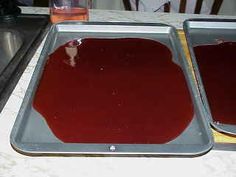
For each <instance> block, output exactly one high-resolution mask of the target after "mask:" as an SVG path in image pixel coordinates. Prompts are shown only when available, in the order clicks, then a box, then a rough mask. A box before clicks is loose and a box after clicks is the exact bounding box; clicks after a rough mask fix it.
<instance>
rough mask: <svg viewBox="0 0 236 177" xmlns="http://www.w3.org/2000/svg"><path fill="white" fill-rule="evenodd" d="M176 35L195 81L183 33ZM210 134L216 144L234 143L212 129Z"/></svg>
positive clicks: (230, 137) (232, 138)
mask: <svg viewBox="0 0 236 177" xmlns="http://www.w3.org/2000/svg"><path fill="white" fill-rule="evenodd" d="M178 34H179V38H180V41H181V44H182V46H183V50H184V53H185V55H186V58H187V61H188V64H189V67H190V68H191V70H192V74H193V78H194V79H195V76H194V73H193V68H192V62H191V56H190V53H189V49H188V45H187V41H186V38H185V34H184V31H183V30H178ZM212 132H213V136H214V141H215V142H216V143H236V137H234V136H229V135H226V134H223V133H220V132H217V131H215V130H213V129H212Z"/></svg>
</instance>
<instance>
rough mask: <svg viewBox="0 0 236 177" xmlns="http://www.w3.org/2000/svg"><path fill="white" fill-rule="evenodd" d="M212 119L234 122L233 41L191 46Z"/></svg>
mask: <svg viewBox="0 0 236 177" xmlns="http://www.w3.org/2000/svg"><path fill="white" fill-rule="evenodd" d="M194 51H195V55H196V59H197V63H198V66H199V70H200V73H201V78H202V81H203V85H204V89H205V92H206V95H207V99H208V102H209V107H210V109H211V114H212V117H213V120H214V121H215V122H218V123H223V124H233V125H236V55H235V51H236V42H221V43H219V44H217V45H203V46H197V47H194Z"/></svg>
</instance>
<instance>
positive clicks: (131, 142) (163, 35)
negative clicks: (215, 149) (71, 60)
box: [11, 22, 212, 156]
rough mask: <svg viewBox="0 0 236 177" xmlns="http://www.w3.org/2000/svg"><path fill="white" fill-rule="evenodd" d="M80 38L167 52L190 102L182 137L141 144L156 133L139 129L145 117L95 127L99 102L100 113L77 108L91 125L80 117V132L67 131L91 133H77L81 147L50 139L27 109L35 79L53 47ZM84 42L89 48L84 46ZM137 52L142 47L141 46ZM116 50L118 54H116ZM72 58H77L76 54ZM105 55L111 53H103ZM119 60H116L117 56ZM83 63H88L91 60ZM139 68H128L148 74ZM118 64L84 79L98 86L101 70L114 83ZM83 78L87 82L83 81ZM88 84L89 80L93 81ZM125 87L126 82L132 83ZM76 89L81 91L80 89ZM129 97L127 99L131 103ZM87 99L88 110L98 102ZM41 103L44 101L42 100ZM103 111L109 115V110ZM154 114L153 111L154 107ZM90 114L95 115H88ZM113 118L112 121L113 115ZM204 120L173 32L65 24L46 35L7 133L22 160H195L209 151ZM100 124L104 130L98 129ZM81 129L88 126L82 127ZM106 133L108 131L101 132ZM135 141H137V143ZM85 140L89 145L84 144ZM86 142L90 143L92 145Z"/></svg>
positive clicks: (107, 121)
mask: <svg viewBox="0 0 236 177" xmlns="http://www.w3.org/2000/svg"><path fill="white" fill-rule="evenodd" d="M85 38H93V39H94V38H96V40H95V41H99V39H102V40H104V39H106V40H105V41H110V40H118V41H120V40H123V41H127V40H128V41H129V40H131V41H132V38H142V39H148V40H152V41H158V42H159V43H161V44H162V45H164V46H166V47H168V48H169V49H170V51H171V53H172V56H173V57H172V60H171V62H172V63H175V64H177V66H178V67H179V68H181V69H182V71H183V75H184V77H185V80H186V83H187V85H188V90H189V93H190V97H191V100H192V101H191V102H192V105H193V114H192V115H191V116H192V117H191V118H192V119H191V121H190V122H189V123H188V125H187V127H186V128H185V129H184V130H183V132H182V133H180V134H179V135H178V136H177V137H176V138H174V139H172V140H170V141H167V142H164V143H153V142H154V141H152V140H151V141H150V142H149V141H146V139H148V137H146V138H145V136H143V135H145V134H146V133H147V132H150V131H152V130H155V127H159V128H162V127H160V126H158V125H157V124H156V126H155V124H153V125H150V124H149V126H150V127H145V125H146V123H147V122H148V121H149V120H150V118H149V117H145V116H144V117H143V118H142V120H141V122H142V123H141V124H140V123H138V124H136V123H137V121H138V122H139V120H136V119H135V118H134V119H132V118H131V119H130V118H129V117H127V118H128V119H124V118H123V117H122V116H120V117H117V118H116V119H114V118H113V117H107V118H105V119H104V117H101V116H100V119H102V123H100V121H97V119H98V118H97V117H98V116H99V115H103V114H106V112H107V110H106V109H105V110H104V109H103V107H102V105H103V104H102V102H99V104H98V107H99V108H100V107H101V110H99V109H93V108H91V107H90V106H88V107H86V106H85V105H84V104H83V106H85V108H83V106H82V110H83V111H84V112H86V110H87V109H89V110H90V111H92V110H93V111H92V113H93V115H94V117H92V118H91V119H86V118H85V119H83V116H84V115H85V114H80V115H79V117H77V118H79V120H83V122H82V121H81V122H79V123H78V127H80V128H78V127H77V128H78V129H77V130H78V131H76V129H74V127H71V128H72V129H73V130H74V132H75V133H74V135H75V136H77V135H76V132H80V133H81V131H82V130H81V129H83V131H85V132H94V133H88V134H83V133H82V134H81V136H82V138H84V137H85V138H86V139H85V140H84V141H81V142H80V141H79V140H77V141H73V140H72V139H73V138H74V137H73V134H72V135H71V136H70V137H69V139H66V138H65V137H64V138H63V137H60V136H55V134H54V133H53V131H52V129H51V128H52V126H51V125H48V124H47V122H46V121H45V119H44V117H43V116H42V114H40V113H39V112H38V111H37V110H36V109H35V107H34V106H33V103H34V99H35V98H36V97H37V96H35V94H36V91H37V88H38V84H42V81H43V80H44V79H42V78H41V76H42V73H43V71H44V70H45V63H46V62H47V58H48V56H49V55H50V54H51V53H53V52H54V51H58V47H59V50H60V49H61V48H60V46H62V45H65V43H67V42H68V41H71V40H74V39H77V42H81V40H83V39H85ZM80 39H81V40H80ZM87 42H89V40H88V41H87ZM134 45H142V44H137V43H135V44H134ZM90 47H92V49H93V50H90V51H91V52H94V51H96V50H97V48H96V47H95V48H93V47H94V46H90ZM143 47H145V45H144V46H143ZM109 49H110V48H109V46H107V48H104V49H101V51H100V52H104V50H109ZM116 49H117V50H119V49H118V48H116ZM84 50H89V49H88V48H85V49H84ZM78 52H80V50H79V51H78ZM109 52H110V53H112V51H109ZM137 52H140V54H141V55H142V56H144V57H146V56H148V53H145V52H144V53H143V52H141V51H137ZM114 53H115V51H114ZM79 55H80V53H79ZM81 55H82V54H81ZM89 55H90V54H89ZM50 56H51V55H50ZM101 56H102V54H101V53H100V57H96V56H95V57H96V61H97V62H100V61H103V57H101ZM132 56H133V55H130V54H129V57H131V58H132ZM85 57H86V56H85ZM112 57H117V56H114V55H112ZM120 57H121V59H122V56H120ZM120 57H118V58H117V60H116V61H118V60H119V59H120ZM94 59H95V58H94ZM146 60H147V62H148V57H147V58H146ZM157 60H158V58H157ZM132 61H135V60H132ZM88 62H91V58H90V60H89V61H88ZM143 62H144V63H142V64H143V65H140V63H136V62H134V63H133V65H134V66H135V69H134V70H136V69H137V70H139V69H140V68H141V69H142V68H143V67H144V70H143V71H144V73H146V74H147V73H149V72H150V69H151V68H150V69H148V68H146V69H145V66H146V64H147V63H146V61H145V60H143ZM124 63H125V65H123V64H122V65H120V63H119V62H118V65H115V66H113V65H112V67H110V68H109V66H110V65H108V67H107V65H105V66H104V67H100V69H99V71H98V72H97V71H96V72H95V70H96V68H95V70H94V67H95V65H89V66H90V67H88V68H87V69H88V70H89V71H90V70H91V69H92V70H91V71H92V72H89V75H93V74H94V73H96V74H95V75H94V77H95V78H97V79H100V81H101V82H103V83H104V81H103V80H102V79H101V77H100V76H101V74H99V73H103V72H105V71H106V70H109V71H110V74H111V75H106V77H108V78H109V77H114V76H115V75H116V73H117V72H120V67H122V68H124V67H126V62H124ZM87 64H88V63H87V62H85V63H83V67H81V68H86V66H87ZM106 64H107V63H106ZM81 66H82V65H81ZM91 67H92V68H91ZM149 67H152V66H151V65H149ZM111 68H113V69H111ZM152 69H153V68H152ZM162 69H163V72H165V69H166V68H165V67H163V68H162ZM46 70H47V69H46ZM49 71H50V70H49ZM153 71H154V70H153ZM122 73H129V69H124V70H122ZM165 74H167V75H168V74H169V73H165ZM131 75H132V77H133V78H135V77H136V76H135V75H133V73H131ZM75 76H76V75H75ZM144 76H145V75H144ZM85 77H86V78H87V76H86V75H85ZM127 77H131V76H130V75H127ZM139 77H143V76H142V75H139ZM154 77H155V76H154ZM145 78H146V77H145ZM151 78H152V76H151ZM151 78H150V77H147V79H151ZM40 79H41V81H40ZM68 79H69V78H68ZM82 79H83V78H82ZM91 79H92V80H93V78H91ZM123 79H126V78H123ZM140 79H141V78H140ZM57 80H58V79H57ZM83 80H84V79H83ZM134 80H136V81H138V80H137V79H134ZM90 81H91V80H90ZM114 81H115V79H111V80H110V82H109V83H110V84H108V85H112V84H114ZM130 81H131V82H132V80H130ZM66 82H67V81H66V80H65V79H64V80H63V79H61V84H66ZM95 82H97V80H95V81H94V82H92V84H93V83H95ZM168 82H169V81H168V80H166V81H165V83H157V85H160V86H161V85H163V84H166V83H168ZM87 83H88V84H89V85H88V86H86V87H85V91H86V90H87V89H90V87H91V82H87ZM145 83H148V80H146V81H145V82H144V83H140V84H139V83H138V82H137V83H135V84H136V85H137V84H138V85H139V86H140V88H141V89H142V88H144V87H145ZM105 84H107V83H105ZM169 85H170V87H171V88H173V90H178V87H181V85H173V84H171V83H169ZM52 86H53V85H52ZM66 86H67V87H71V86H70V85H66ZM63 87H65V85H63ZM81 87H83V86H82V85H81ZM103 89H104V87H103V86H102V85H99V87H97V89H95V92H96V90H103ZM105 89H106V87H105ZM125 89H126V88H125ZM129 89H130V91H129V93H130V94H128V97H132V94H133V93H132V90H133V89H136V88H133V86H132V85H130V87H129ZM147 89H149V88H147ZM168 89H169V88H166V90H168ZM121 90H122V88H121ZM150 90H151V88H150ZM164 90H165V89H164ZM55 91H57V90H55ZM153 91H154V90H153ZM45 92H47V89H46V90H45ZM37 93H38V92H37ZM41 93H43V92H41ZM119 93H120V92H119V90H114V92H112V93H111V94H112V95H116V94H119ZM123 93H124V92H123ZM91 94H94V93H91ZM145 94H146V93H145ZM168 94H171V93H168V92H167V93H166V95H168ZM177 95H178V94H177ZM42 96H43V94H42ZM59 96H62V95H59ZM94 96H95V97H97V98H100V95H96V94H94ZM82 97H83V95H80V96H79V97H78V100H79V99H84V98H82ZM135 97H138V95H136V96H135ZM135 97H133V98H134V99H135ZM93 98H94V97H91V98H90V99H87V100H86V99H85V102H86V103H87V102H88V103H89V104H91V105H94V104H96V103H97V102H98V100H99V99H93ZM45 99H47V97H45ZM57 99H58V98H57ZM66 99H67V98H65V99H61V101H66ZM91 99H92V100H91ZM104 99H105V98H104ZM142 99H143V98H142ZM73 100H74V99H73ZM101 100H102V99H101ZM67 101H68V100H67ZM69 101H70V100H69ZM118 101H119V100H118ZM126 101H127V102H129V100H126ZM143 101H146V103H147V104H149V101H154V102H155V100H149V99H145V98H144V99H143ZM161 101H164V100H161ZM173 101H174V100H173ZM138 102H139V100H138V99H137V104H139V103H138ZM159 103H160V100H159ZM47 104H48V103H47V102H44V104H43V106H46V105H47ZM75 104H77V103H75ZM122 104H123V103H120V104H119V103H118V106H122ZM124 104H125V103H124ZM133 104H135V105H136V102H133ZM133 104H131V105H130V108H133ZM170 104H171V103H170ZM181 104H182V103H181V101H180V102H179V103H178V104H176V105H175V106H176V107H175V108H174V109H170V110H168V113H173V114H172V115H175V113H176V114H178V113H177V112H178V106H181ZM55 105H57V102H55ZM73 105H74V104H72V106H73ZM108 106H109V105H108ZM80 108H81V107H80ZM62 109H64V108H62ZM107 109H110V107H109V108H107ZM140 109H142V108H140ZM156 109H157V110H158V107H157V108H156ZM51 111H53V110H51ZM51 111H50V110H49V111H48V113H49V114H50V113H51ZM95 111H96V113H94V112H95ZM130 111H136V110H134V109H133V110H131V109H130ZM154 111H155V110H154ZM159 111H162V110H159ZM175 111H177V112H175ZM188 111H189V110H186V112H188ZM72 112H73V110H72ZM87 112H89V111H87ZM104 112H105V113H104ZM86 114H87V113H86ZM89 114H90V113H89ZM118 114H119V115H121V114H120V112H118ZM142 114H145V115H148V112H145V111H144V112H142ZM113 115H114V116H117V115H115V114H113ZM132 115H134V114H132ZM80 116H82V117H80ZM136 116H138V117H140V116H139V115H136ZM204 116H205V115H204V111H203V107H202V104H201V101H200V96H199V94H198V92H197V88H196V87H195V84H194V81H193V77H192V74H191V69H190V67H189V66H188V64H187V61H186V59H185V57H184V54H183V52H182V49H181V46H180V42H179V39H178V37H177V33H176V30H175V29H174V28H173V27H171V26H166V25H161V24H127V23H72V22H65V23H61V24H56V25H54V26H53V28H52V29H51V31H50V32H49V35H48V38H47V41H46V43H45V46H44V48H43V51H42V54H41V56H40V59H39V62H38V64H37V67H36V70H35V72H34V74H33V77H32V80H31V83H30V86H29V88H28V91H27V94H26V96H25V98H24V102H23V105H22V107H21V110H20V112H19V115H18V117H17V120H16V122H15V124H14V127H13V130H12V133H11V144H12V146H13V147H14V148H15V149H16V150H18V151H19V152H22V153H25V154H28V155H81V154H82V155H83V154H90V155H97V154H99V155H125V156H130V155H131V156H133V155H147V156H155V155H158V156H163V155H172V156H196V155H201V154H204V153H206V152H208V151H209V150H210V149H211V148H212V136H211V133H210V129H209V125H208V124H207V123H206V121H205V118H204ZM77 118H76V119H77ZM55 119H57V116H56V117H55ZM153 119H162V118H161V117H154V118H153ZM64 120H65V119H64ZM69 120H71V117H68V121H69ZM121 120H122V121H121ZM178 121H180V120H178V119H177V120H176V119H173V121H172V122H170V123H169V124H168V125H166V126H167V127H165V128H164V129H163V136H164V133H166V132H171V131H173V127H175V126H177V124H178V123H179V122H178ZM84 122H87V123H85V124H84ZM124 122H125V123H124ZM80 123H81V124H83V125H84V126H82V127H81V124H80ZM104 123H105V124H106V125H107V126H104ZM116 124H118V126H116ZM54 125H55V124H54ZM54 125H53V126H54ZM72 125H73V124H72ZM87 125H89V126H88V127H87ZM61 126H62V129H63V127H64V128H65V127H67V122H65V124H61ZM94 126H95V127H104V129H102V128H99V129H98V130H96V129H95V130H94V129H93V127H94ZM49 127H50V128H49ZM109 127H113V128H114V127H115V129H113V128H109ZM117 127H118V128H117ZM107 129H108V131H106V130H107ZM126 130H127V131H128V132H130V130H137V131H136V132H134V131H132V132H131V134H132V136H129V133H128V134H125V135H127V136H128V137H127V136H126V137H125V136H123V135H124V134H123V133H122V132H126V133H127V131H126ZM67 131H68V132H70V131H71V129H67V128H66V131H64V133H65V134H66V133H67ZM102 132H103V133H104V132H105V133H104V134H103V135H101V133H102ZM65 134H64V135H65ZM100 135H101V136H100ZM111 135H112V136H111ZM137 136H142V137H143V139H142V138H140V137H137ZM156 136H159V137H162V133H159V134H158V135H156ZM88 137H89V138H90V139H88ZM94 137H100V138H94ZM112 137H115V138H116V140H114V139H111V138H112ZM152 137H153V139H155V135H154V136H152ZM67 138H68V137H67ZM91 139H92V140H95V141H92V140H91ZM136 140H137V141H136ZM140 142H141V143H140Z"/></svg>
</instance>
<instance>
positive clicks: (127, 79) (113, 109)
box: [33, 38, 193, 144]
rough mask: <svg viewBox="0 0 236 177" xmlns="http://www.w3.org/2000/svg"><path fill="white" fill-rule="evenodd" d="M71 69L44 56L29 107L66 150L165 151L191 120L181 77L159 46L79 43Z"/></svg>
mask: <svg viewBox="0 0 236 177" xmlns="http://www.w3.org/2000/svg"><path fill="white" fill-rule="evenodd" d="M79 43H80V45H78V47H77V48H78V55H77V56H76V57H75V63H76V64H75V65H74V66H72V65H71V64H70V57H69V56H68V55H67V54H66V52H65V47H66V46H68V45H71V42H69V43H67V44H65V45H64V46H61V47H59V48H58V49H57V50H56V51H55V52H54V53H52V54H51V55H50V56H49V59H48V61H47V63H46V66H45V69H44V72H43V75H42V78H41V81H40V84H39V86H38V89H37V92H36V95H35V98H34V102H33V106H34V108H35V109H36V110H37V111H38V112H39V113H41V115H42V116H43V117H44V118H45V119H46V121H47V123H48V125H49V127H50V128H51V130H52V132H53V133H54V134H55V136H56V137H58V138H59V139H60V140H62V141H63V142H68V143H128V144H159V143H166V142H168V141H171V140H173V139H175V138H176V137H177V136H178V135H180V134H181V133H182V132H183V131H184V130H185V128H186V127H187V126H188V124H189V123H190V122H191V120H192V118H193V105H192V102H191V97H190V94H189V91H188V88H187V85H186V81H185V78H184V75H183V72H182V70H181V69H180V67H179V66H178V65H176V64H175V63H173V62H172V54H171V51H170V50H169V49H168V48H167V47H166V46H164V45H162V44H160V43H159V42H156V41H153V40H148V39H139V38H122V39H93V38H91V39H90V38H87V39H82V40H81V41H80V42H79Z"/></svg>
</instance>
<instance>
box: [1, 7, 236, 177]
mask: <svg viewBox="0 0 236 177" xmlns="http://www.w3.org/2000/svg"><path fill="white" fill-rule="evenodd" d="M22 11H23V13H38V14H45V13H48V9H47V8H29V7H24V8H22ZM195 17H200V18H206V17H209V16H206V15H187V14H165V13H160V14H157V13H141V12H124V11H104V10H91V11H90V21H113V22H114V21H125V22H154V23H166V24H170V25H173V26H175V27H177V28H181V27H182V22H183V21H184V20H185V19H187V18H195ZM211 17H212V18H225V17H226V16H211ZM227 18H234V19H236V16H227ZM43 42H44V41H43ZM42 45H43V43H42V44H41V45H40V47H39V48H38V50H37V51H36V53H35V55H34V57H33V59H32V60H31V62H30V63H29V65H28V66H27V68H26V70H25V71H24V73H23V75H22V77H21V79H20V80H19V82H18V84H17V86H16V88H15V89H14V91H13V93H12V95H11V96H10V98H9V100H8V102H7V104H6V105H5V107H4V109H3V111H2V112H1V114H0V177H15V176H16V177H28V176H30V177H32V176H33V177H37V176H39V177H61V176H83V177H86V176H89V177H90V176H103V177H105V176H109V177H110V176H119V177H120V176H145V175H148V176H157V175H158V174H161V175H165V176H181V177H184V176H188V177H189V176H196V177H211V176H212V177H221V176H224V177H236V168H235V167H236V151H217V150H211V151H210V152H208V153H207V154H205V155H203V156H200V157H194V158H144V157H139V158H134V157H132V158H130V157H129V158H128V157H29V156H25V155H21V154H19V153H17V152H16V151H14V150H13V149H12V147H11V145H10V139H9V137H10V132H11V129H12V126H13V124H14V121H15V119H16V116H17V113H18V111H19V109H20V106H21V103H22V100H23V98H24V95H25V92H26V89H27V87H28V84H29V82H30V78H31V76H32V73H33V71H34V68H35V65H36V63H37V60H38V57H39V55H40V51H41V49H42Z"/></svg>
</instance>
